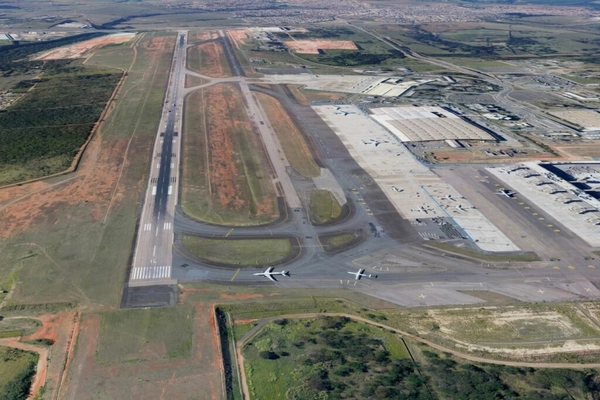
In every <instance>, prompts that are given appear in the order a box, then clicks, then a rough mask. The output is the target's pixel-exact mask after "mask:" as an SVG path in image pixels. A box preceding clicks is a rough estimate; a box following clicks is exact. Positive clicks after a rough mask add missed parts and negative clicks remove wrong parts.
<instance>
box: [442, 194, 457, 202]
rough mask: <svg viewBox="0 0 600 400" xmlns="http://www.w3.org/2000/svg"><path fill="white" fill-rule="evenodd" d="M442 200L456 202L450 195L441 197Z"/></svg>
mask: <svg viewBox="0 0 600 400" xmlns="http://www.w3.org/2000/svg"><path fill="white" fill-rule="evenodd" d="M442 199H446V200H452V201H456V199H455V198H454V197H452V195H451V194H447V195H445V196H444V197H442Z"/></svg>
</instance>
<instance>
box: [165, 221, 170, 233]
mask: <svg viewBox="0 0 600 400" xmlns="http://www.w3.org/2000/svg"><path fill="white" fill-rule="evenodd" d="M170 229H171V223H170V222H165V226H164V230H165V231H168V230H170Z"/></svg>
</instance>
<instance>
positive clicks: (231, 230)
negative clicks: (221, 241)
mask: <svg viewBox="0 0 600 400" xmlns="http://www.w3.org/2000/svg"><path fill="white" fill-rule="evenodd" d="M234 229H235V228H231V229H230V230H229V232H227V233H226V234H225V237H228V236H229V235H231V232H233V230H234Z"/></svg>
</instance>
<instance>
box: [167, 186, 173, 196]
mask: <svg viewBox="0 0 600 400" xmlns="http://www.w3.org/2000/svg"><path fill="white" fill-rule="evenodd" d="M171 193H173V186H169V193H167V194H171Z"/></svg>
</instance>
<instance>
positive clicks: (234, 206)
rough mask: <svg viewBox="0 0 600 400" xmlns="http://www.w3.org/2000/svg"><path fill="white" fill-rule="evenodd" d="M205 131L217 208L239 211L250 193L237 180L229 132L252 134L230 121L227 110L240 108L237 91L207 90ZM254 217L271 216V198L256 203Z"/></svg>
mask: <svg viewBox="0 0 600 400" xmlns="http://www.w3.org/2000/svg"><path fill="white" fill-rule="evenodd" d="M205 99H206V101H205V104H204V107H205V112H206V114H207V122H206V129H207V130H208V132H210V140H209V153H210V167H209V182H210V187H211V193H212V194H213V197H215V198H216V200H217V201H218V202H219V204H220V205H221V206H222V207H224V208H226V209H228V210H230V211H240V210H241V209H242V208H243V207H244V206H246V207H247V202H248V199H246V198H245V197H246V196H250V195H251V194H250V193H243V190H242V189H241V186H240V183H239V180H240V176H243V175H242V173H241V171H239V169H238V166H237V165H236V163H235V158H236V154H235V148H234V142H233V139H232V132H241V131H245V132H251V131H252V129H253V128H252V126H251V125H250V122H249V121H248V120H246V119H244V120H232V118H231V115H230V114H229V111H230V110H238V109H240V107H242V108H243V101H242V98H241V95H240V94H239V91H237V90H236V89H234V87H232V86H230V85H215V86H212V87H210V88H208V89H207V90H206V93H205ZM256 200H257V201H256V206H257V210H256V215H257V216H260V215H265V214H267V215H274V214H275V212H276V210H275V204H273V200H272V198H271V197H270V196H263V197H262V198H260V199H256Z"/></svg>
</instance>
